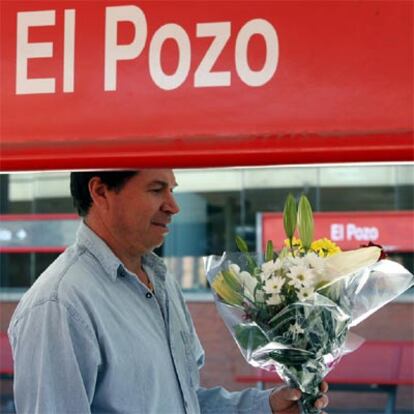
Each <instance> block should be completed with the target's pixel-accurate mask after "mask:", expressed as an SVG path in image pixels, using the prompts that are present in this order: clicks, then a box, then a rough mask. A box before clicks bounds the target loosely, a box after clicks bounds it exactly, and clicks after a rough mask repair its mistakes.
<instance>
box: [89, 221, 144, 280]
mask: <svg viewBox="0 0 414 414" xmlns="http://www.w3.org/2000/svg"><path fill="white" fill-rule="evenodd" d="M84 223H85V224H86V225H87V226H88V227H89V228H90V229H91V230H92V231H93V232H94V233H95V234H96V235H97V236H98V237H99V238H100V239H102V240H103V241H104V242H105V243H106V244H107V245H108V246H109V248H110V249H111V250H112V252H113V253H114V254H115V256H116V257H117V258H118V259H119V260H120V261H121V262H122V263H123V265H124V266H125V267H126V268H127V269H128V270H129V271H130V272H132V273H134V274H136V275H137V276H138V275H139V273H140V272H141V270H142V256H143V254H139V253H137V252H135V251H134V252H133V253H132V254H128V251H127V249H123V248H122V247H120V246H119V243H117V242H116V240H114V239H113V236H112V234H111V233H110V232H109V231H107V230H106V228H105V226H102V225H99V223H98V222H96V220H95V219H93V218H92V217H86V218H85V219H84ZM140 279H141V278H140Z"/></svg>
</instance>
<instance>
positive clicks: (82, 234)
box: [76, 220, 167, 281]
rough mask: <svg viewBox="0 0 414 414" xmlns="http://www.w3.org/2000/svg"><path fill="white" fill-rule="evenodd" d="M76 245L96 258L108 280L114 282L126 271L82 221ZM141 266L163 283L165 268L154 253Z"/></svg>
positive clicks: (145, 258)
mask: <svg viewBox="0 0 414 414" xmlns="http://www.w3.org/2000/svg"><path fill="white" fill-rule="evenodd" d="M76 243H77V244H78V245H79V246H84V247H85V248H86V249H87V250H89V252H90V253H91V254H92V255H93V256H95V257H96V259H97V260H98V262H99V263H100V265H101V266H102V267H103V269H104V270H105V272H106V273H107V274H108V276H110V278H111V279H112V280H113V281H115V280H116V279H117V278H118V277H119V276H122V275H124V274H125V272H127V271H128V270H127V269H126V267H125V266H124V264H123V263H122V262H121V261H120V260H119V258H118V257H117V256H116V255H115V254H114V252H113V251H112V250H111V249H110V247H109V246H108V245H107V244H106V243H105V242H104V241H103V240H102V239H101V238H100V237H99V236H98V235H97V234H96V233H95V232H94V231H93V230H92V229H91V228H90V227H88V226H87V224H86V223H85V222H84V221H83V220H82V221H81V224H80V226H79V228H78V232H77V235H76ZM142 263H143V265H146V266H148V267H150V268H151V269H152V270H153V272H154V274H155V275H156V276H158V277H159V278H161V279H162V280H163V281H165V275H166V273H167V268H166V266H165V263H164V261H163V260H162V259H161V258H160V257H158V256H157V255H156V254H155V253H153V252H151V253H147V254H145V255H144V256H143V257H142Z"/></svg>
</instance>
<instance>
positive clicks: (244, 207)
mask: <svg viewBox="0 0 414 414" xmlns="http://www.w3.org/2000/svg"><path fill="white" fill-rule="evenodd" d="M175 173H176V177H177V182H178V183H179V186H178V188H177V189H176V192H175V194H176V198H177V201H178V203H179V204H180V207H181V211H180V214H178V215H177V216H176V217H175V218H174V220H173V224H172V225H171V231H170V233H169V235H168V236H167V238H166V240H165V243H164V245H163V246H162V247H161V248H160V249H157V253H158V254H160V255H162V256H163V257H164V258H165V260H166V262H167V265H168V267H169V268H170V270H171V271H173V272H174V274H175V275H176V276H177V277H178V278H179V280H180V283H181V285H182V287H183V288H184V289H186V290H195V291H200V290H203V289H205V288H206V285H207V284H206V279H205V276H204V271H203V259H202V258H203V256H205V255H208V254H221V253H222V252H223V251H225V250H227V251H231V250H235V249H236V246H235V242H234V240H235V235H237V234H238V235H241V236H243V237H244V238H245V239H246V240H247V242H248V244H249V247H250V249H251V250H252V251H256V250H257V249H258V244H257V239H258V236H259V233H260V227H259V222H258V213H263V212H282V210H283V203H284V200H285V198H286V196H287V194H288V193H289V192H290V193H293V194H294V195H295V196H299V195H300V194H302V193H305V194H306V195H307V196H308V198H309V199H310V201H311V203H312V205H313V208H314V210H315V211H316V212H359V211H366V212H369V211H381V212H382V211H384V212H387V211H388V212H390V211H407V210H408V211H411V212H412V211H413V205H414V203H413V201H414V192H413V188H414V187H413V184H414V166H413V165H410V164H404V165H340V166H333V165H328V166H296V167H290V166H289V167H279V166H278V167H262V168H221V169H194V170H176V171H175ZM0 195H1V198H0V200H1V201H0V219H1V220H0V252H1V253H0V271H1V273H0V275H1V276H0V288H1V289H2V290H3V291H4V290H10V289H22V288H27V287H29V286H30V285H31V284H32V283H33V282H34V280H35V279H36V278H37V277H38V276H39V275H40V273H41V272H42V271H43V270H44V269H45V268H46V267H47V266H48V265H49V264H50V263H51V262H52V261H53V260H54V259H55V258H56V257H57V255H58V254H59V253H60V252H61V251H63V249H64V247H65V246H66V245H68V244H70V243H72V242H73V240H74V238H75V232H76V228H77V226H78V223H79V218H78V217H77V215H76V213H75V210H74V208H73V206H72V201H71V198H70V193H69V174H68V172H59V173H27V174H23V173H18V174H10V175H7V174H0ZM411 217H412V215H411ZM407 231H412V230H409V228H407ZM276 237H279V238H282V237H284V236H283V234H281V235H278V236H276ZM396 237H398V235H396ZM355 247H358V246H355ZM412 250H414V246H413V249H412ZM391 256H392V258H393V259H395V260H398V261H400V262H402V263H403V264H404V266H406V267H407V268H409V269H410V270H411V271H413V270H414V263H413V252H412V251H394V252H393V253H392V254H391Z"/></svg>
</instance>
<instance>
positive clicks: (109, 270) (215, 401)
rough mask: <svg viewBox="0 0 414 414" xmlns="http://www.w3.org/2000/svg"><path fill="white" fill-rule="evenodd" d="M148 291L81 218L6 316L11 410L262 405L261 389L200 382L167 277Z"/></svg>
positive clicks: (161, 275)
mask: <svg viewBox="0 0 414 414" xmlns="http://www.w3.org/2000/svg"><path fill="white" fill-rule="evenodd" d="M143 265H144V267H145V269H146V271H147V272H148V274H149V277H150V279H151V281H152V283H153V285H154V290H155V294H152V293H151V292H150V291H149V290H148V289H147V287H146V286H145V285H144V284H143V283H141V282H140V281H139V279H138V278H137V277H136V275H135V274H133V273H131V272H129V271H128V270H127V269H126V268H125V266H124V265H123V264H122V263H121V262H120V260H119V259H118V258H117V257H116V256H115V255H114V253H113V252H112V251H111V250H110V248H109V247H108V246H107V245H106V244H105V243H104V241H103V240H101V239H100V238H99V237H98V236H97V235H96V234H95V233H94V232H93V231H92V230H90V229H89V228H88V227H87V226H86V225H85V224H84V223H82V224H81V225H80V228H79V230H78V234H77V241H76V243H75V244H74V245H73V246H71V247H69V248H68V249H67V250H66V251H65V252H64V253H63V254H62V255H60V256H59V257H58V258H57V260H56V261H55V262H54V263H52V264H51V266H50V267H49V268H48V269H47V270H46V271H45V272H44V273H43V274H42V275H41V276H40V277H39V278H38V279H37V281H36V282H35V283H34V284H33V286H32V287H31V288H30V289H29V291H28V292H27V293H26V294H25V295H24V296H23V298H22V300H21V301H20V303H19V305H18V307H17V308H16V311H15V313H14V315H13V317H12V320H11V323H10V327H9V338H10V342H11V345H12V349H13V357H14V370H15V378H14V392H15V404H16V409H17V412H18V413H30V414H32V413H39V414H47V413H53V414H57V413H59V414H65V413H73V414H83V413H90V412H92V413H142V414H152V413H153V414H174V413H188V414H197V413H200V412H202V413H246V414H247V413H255V414H256V413H270V412H271V410H270V406H269V391H265V392H263V391H258V390H256V389H247V390H245V391H242V392H232V393H230V392H227V391H226V390H225V389H223V388H221V387H216V388H211V389H205V388H202V387H200V386H199V368H201V366H202V364H203V361H204V352H203V349H202V347H201V345H200V342H199V339H198V337H197V334H196V332H195V330H194V326H193V323H192V320H191V317H190V314H189V312H188V310H187V307H186V305H185V303H184V300H183V297H182V294H181V291H180V288H179V286H178V284H177V282H176V280H175V279H174V278H173V277H171V276H170V275H169V274H168V273H167V271H166V268H165V265H164V263H163V261H162V260H161V259H159V258H158V257H157V256H156V255H155V254H148V255H146V256H144V258H143Z"/></svg>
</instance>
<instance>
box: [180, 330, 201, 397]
mask: <svg viewBox="0 0 414 414" xmlns="http://www.w3.org/2000/svg"><path fill="white" fill-rule="evenodd" d="M180 334H181V340H182V342H183V346H184V355H185V366H186V370H187V375H188V378H189V380H190V385H191V387H193V388H195V389H197V388H198V386H199V383H200V374H199V370H198V366H197V361H196V358H195V354H194V349H193V348H194V346H193V337H192V335H191V334H190V333H189V332H187V331H183V330H182V331H181V332H180Z"/></svg>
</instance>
